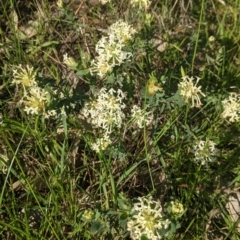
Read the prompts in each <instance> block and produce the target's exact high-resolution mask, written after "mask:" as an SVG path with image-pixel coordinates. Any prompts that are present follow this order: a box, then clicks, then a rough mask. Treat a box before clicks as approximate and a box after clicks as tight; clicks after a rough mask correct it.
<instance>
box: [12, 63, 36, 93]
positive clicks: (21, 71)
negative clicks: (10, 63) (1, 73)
mask: <svg viewBox="0 0 240 240" xmlns="http://www.w3.org/2000/svg"><path fill="white" fill-rule="evenodd" d="M12 82H13V83H15V84H17V85H19V84H20V85H22V86H23V89H24V91H25V92H24V93H26V88H27V87H32V86H36V84H37V82H36V72H35V71H34V70H33V67H30V66H29V65H26V67H25V68H23V67H22V65H21V64H20V65H18V66H16V68H15V69H14V70H13V81H12Z"/></svg>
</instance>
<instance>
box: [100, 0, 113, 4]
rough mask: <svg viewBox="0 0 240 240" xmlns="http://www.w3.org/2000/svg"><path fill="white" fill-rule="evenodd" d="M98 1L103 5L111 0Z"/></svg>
mask: <svg viewBox="0 0 240 240" xmlns="http://www.w3.org/2000/svg"><path fill="white" fill-rule="evenodd" d="M99 2H100V3H101V4H103V5H104V4H105V3H107V2H111V0H99Z"/></svg>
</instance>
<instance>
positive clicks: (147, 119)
mask: <svg viewBox="0 0 240 240" xmlns="http://www.w3.org/2000/svg"><path fill="white" fill-rule="evenodd" d="M131 113H132V116H131V117H132V119H133V124H134V125H137V126H138V127H139V128H143V127H144V125H146V126H148V125H149V124H150V123H151V122H152V121H153V115H152V114H151V112H146V111H144V110H142V109H141V108H140V107H138V106H137V105H133V107H132V109H131Z"/></svg>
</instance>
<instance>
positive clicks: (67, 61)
mask: <svg viewBox="0 0 240 240" xmlns="http://www.w3.org/2000/svg"><path fill="white" fill-rule="evenodd" d="M63 62H64V63H65V64H66V65H67V66H68V67H69V68H70V69H73V70H75V69H76V68H77V65H78V63H77V62H76V61H75V59H74V58H73V57H69V56H68V54H67V53H65V54H64V55H63Z"/></svg>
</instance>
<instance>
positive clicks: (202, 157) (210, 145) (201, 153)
mask: <svg viewBox="0 0 240 240" xmlns="http://www.w3.org/2000/svg"><path fill="white" fill-rule="evenodd" d="M193 148H194V151H195V152H194V155H195V161H196V162H199V163H200V164H201V165H206V164H207V163H208V162H213V161H214V160H215V158H216V156H218V149H216V144H215V143H214V142H213V141H211V140H209V139H207V140H206V141H202V140H201V141H199V142H198V143H197V144H196V145H195V146H194V147H193Z"/></svg>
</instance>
